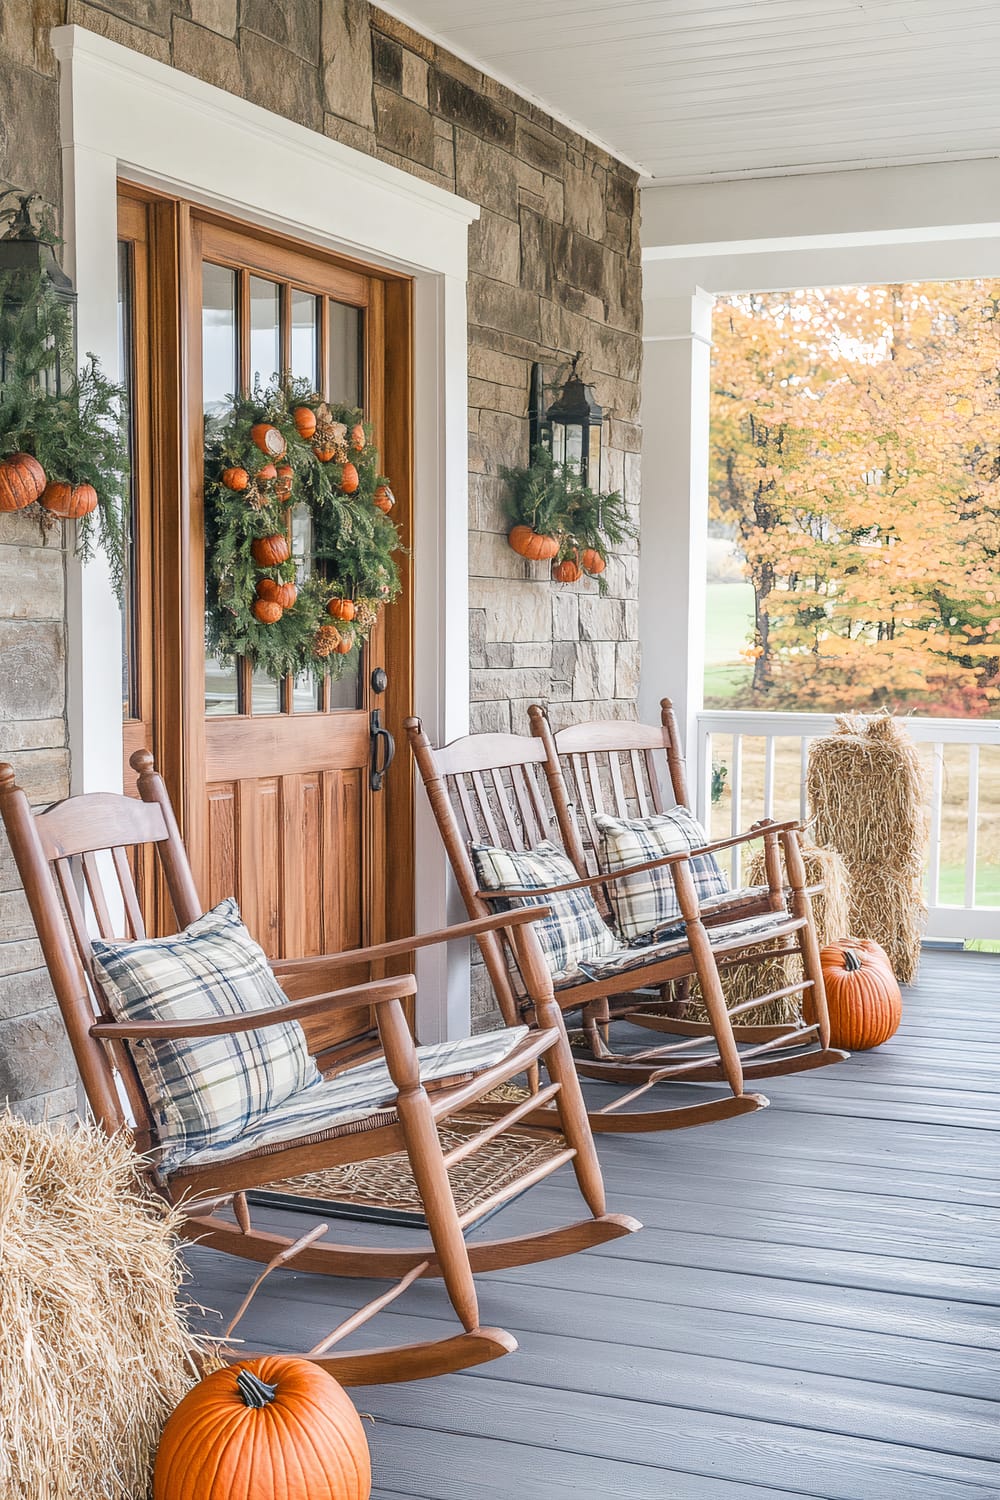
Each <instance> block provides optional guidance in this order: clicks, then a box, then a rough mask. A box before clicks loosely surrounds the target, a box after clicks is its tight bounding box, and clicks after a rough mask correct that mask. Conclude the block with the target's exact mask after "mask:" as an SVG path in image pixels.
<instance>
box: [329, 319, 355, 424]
mask: <svg viewBox="0 0 1000 1500" xmlns="http://www.w3.org/2000/svg"><path fill="white" fill-rule="evenodd" d="M362 318H363V314H362V312H361V309H360V308H358V307H346V306H345V305H344V303H343V302H331V303H330V355H329V360H328V366H329V368H328V372H327V373H328V377H329V382H330V393H329V397H328V399H329V400H330V401H342V402H344V404H345V405H347V406H363V405H364V380H363V371H364V366H363V364H362V360H361V348H362V344H361V340H362V336H363V327H362Z"/></svg>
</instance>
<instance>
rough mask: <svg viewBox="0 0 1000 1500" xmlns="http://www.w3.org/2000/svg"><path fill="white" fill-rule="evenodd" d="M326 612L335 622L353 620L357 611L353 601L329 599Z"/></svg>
mask: <svg viewBox="0 0 1000 1500" xmlns="http://www.w3.org/2000/svg"><path fill="white" fill-rule="evenodd" d="M326 612H327V614H328V615H332V616H333V618H334V619H335V620H353V619H354V616H355V615H356V614H357V612H358V611H357V606H356V605H355V603H354V600H353V599H331V600H330V602H329V604H328V605H327V606H326Z"/></svg>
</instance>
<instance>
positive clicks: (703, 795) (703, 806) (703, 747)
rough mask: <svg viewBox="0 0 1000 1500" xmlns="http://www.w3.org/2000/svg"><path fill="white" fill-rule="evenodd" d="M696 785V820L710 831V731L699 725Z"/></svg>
mask: <svg viewBox="0 0 1000 1500" xmlns="http://www.w3.org/2000/svg"><path fill="white" fill-rule="evenodd" d="M698 755H699V757H700V759H699V763H698V786H697V791H696V796H697V799H698V802H697V809H696V811H697V815H698V821H699V822H700V823H701V825H702V827H703V828H707V829H708V831H709V833H711V831H712V731H711V730H710V729H702V728H700V727H699V734H698Z"/></svg>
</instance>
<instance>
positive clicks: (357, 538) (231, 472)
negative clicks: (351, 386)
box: [205, 380, 402, 678]
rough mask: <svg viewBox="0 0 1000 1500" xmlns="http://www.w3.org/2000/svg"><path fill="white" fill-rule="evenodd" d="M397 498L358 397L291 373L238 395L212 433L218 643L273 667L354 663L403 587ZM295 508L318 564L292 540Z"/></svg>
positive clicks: (209, 525) (209, 518)
mask: <svg viewBox="0 0 1000 1500" xmlns="http://www.w3.org/2000/svg"><path fill="white" fill-rule="evenodd" d="M394 504H395V501H394V499H393V495H392V490H391V489H390V487H389V481H388V480H387V479H386V478H385V476H384V475H382V474H380V473H379V461H378V451H377V449H376V448H375V447H374V446H373V445H372V442H371V428H370V426H369V425H368V424H367V423H366V422H365V421H364V419H363V417H362V414H361V412H360V411H358V410H357V409H355V408H354V407H348V406H333V405H328V404H327V403H325V402H324V401H322V400H321V398H320V397H319V396H317V394H316V392H315V391H313V390H311V389H310V387H309V385H308V382H304V381H292V380H282V381H279V382H276V383H275V384H273V385H270V386H268V387H267V388H266V389H257V390H255V391H254V392H252V393H251V394H250V395H249V396H246V397H242V396H241V397H233V398H232V399H231V400H230V402H229V404H228V406H227V408H226V409H225V410H224V411H223V412H222V413H221V414H219V415H218V416H215V417H213V418H211V419H210V422H209V426H208V431H207V434H206V450H205V529H206V542H207V557H208V577H207V610H208V614H207V633H208V644H209V646H210V648H211V649H212V650H213V651H214V652H215V653H216V654H217V655H218V656H219V657H220V658H221V659H222V660H223V661H226V662H229V661H232V660H233V659H234V658H235V657H237V656H242V657H246V658H247V660H248V661H250V663H251V664H252V665H253V667H255V668H257V669H260V670H261V671H263V672H265V673H267V675H268V676H271V677H283V676H285V674H286V673H289V672H290V673H293V674H294V675H296V676H299V675H301V674H303V673H307V672H308V673H312V675H313V676H315V677H317V678H322V677H323V676H325V675H327V674H332V675H333V676H334V677H335V678H336V677H340V676H342V675H343V674H344V673H345V672H346V671H348V670H350V669H352V668H353V666H354V665H355V664H356V661H357V653H358V651H359V650H360V648H361V646H362V644H363V642H364V641H365V640H366V638H367V637H368V635H369V634H370V633H371V630H372V627H373V626H374V624H375V621H376V620H377V618H378V614H379V610H380V609H381V608H382V606H383V605H385V604H389V603H391V601H392V600H393V599H395V598H396V596H397V595H398V593H399V589H400V578H399V569H398V566H397V563H396V558H397V556H398V554H399V553H400V551H401V550H402V548H401V544H400V539H399V532H398V530H397V529H396V526H395V525H394V523H393V522H392V520H391V519H390V512H391V510H392V507H393V505H394ZM290 507H301V508H302V509H303V510H304V511H305V513H306V514H305V516H304V517H303V520H304V521H305V520H307V521H308V525H307V526H306V527H304V530H306V531H309V532H311V543H310V545H309V555H310V558H313V559H315V562H316V569H315V571H314V572H312V573H309V574H307V573H306V572H305V569H304V567H303V562H304V559H302V558H295V557H293V556H292V552H291V548H290V546H289V542H288V530H289V528H288V517H289V508H290Z"/></svg>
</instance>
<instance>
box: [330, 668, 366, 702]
mask: <svg viewBox="0 0 1000 1500" xmlns="http://www.w3.org/2000/svg"><path fill="white" fill-rule="evenodd" d="M330 707H331V708H332V709H337V708H351V709H354V708H360V707H361V671H360V668H358V667H355V669H354V671H353V672H348V673H347V674H346V676H344V677H342V678H341V679H340V681H339V682H331V683H330Z"/></svg>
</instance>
